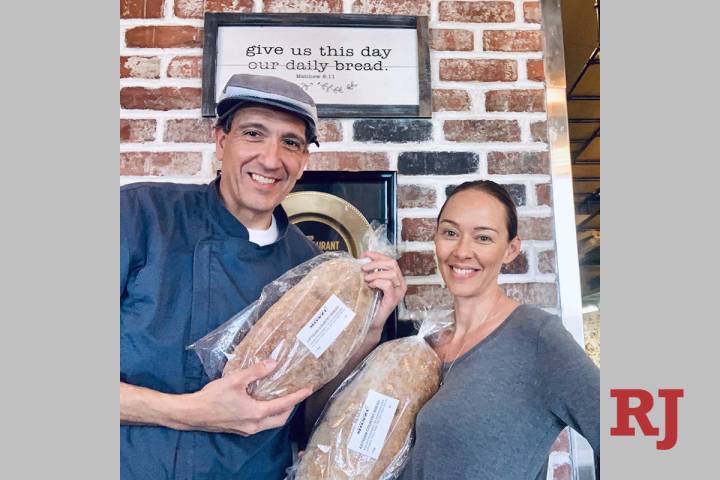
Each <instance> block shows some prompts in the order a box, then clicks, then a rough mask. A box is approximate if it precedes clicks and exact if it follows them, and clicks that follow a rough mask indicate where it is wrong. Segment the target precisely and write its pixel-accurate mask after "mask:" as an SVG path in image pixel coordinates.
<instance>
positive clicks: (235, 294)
mask: <svg viewBox="0 0 720 480" xmlns="http://www.w3.org/2000/svg"><path fill="white" fill-rule="evenodd" d="M217 115H218V120H217V127H216V132H215V137H216V144H215V146H216V155H217V158H218V159H219V160H221V161H222V167H223V168H222V174H221V175H220V176H219V178H217V179H215V181H213V182H212V183H211V184H209V185H178V184H169V183H141V184H132V185H127V186H125V187H123V188H122V189H121V194H120V198H121V219H120V221H121V229H120V233H121V282H120V302H121V315H120V422H121V428H120V430H121V440H120V453H121V477H122V478H123V479H125V480H129V479H153V480H156V479H163V478H167V479H170V478H172V479H200V478H202V479H215V478H217V479H227V478H241V479H244V478H247V479H261V478H262V479H266V478H267V479H273V478H282V477H283V476H284V469H285V468H286V467H287V466H288V464H289V463H290V460H291V458H290V456H291V453H290V441H289V430H290V427H289V425H288V419H289V418H290V416H291V414H292V413H293V411H294V410H295V406H296V405H297V404H298V403H299V402H301V401H302V400H304V399H305V398H306V397H307V396H308V395H310V394H311V391H310V389H301V390H300V391H297V392H293V393H291V394H289V395H287V396H285V397H281V398H277V399H275V400H271V401H256V400H254V399H253V398H252V397H250V396H249V395H248V394H247V392H246V387H247V385H248V384H250V383H251V382H253V381H254V380H256V379H258V378H261V377H263V376H266V375H268V374H269V373H271V372H272V371H273V369H274V368H275V365H273V364H272V363H270V362H264V363H259V364H255V365H253V366H251V367H250V368H247V369H245V370H241V371H239V372H234V373H233V374H232V375H228V376H227V377H223V378H220V379H217V380H214V381H209V379H208V378H207V376H206V375H205V374H204V372H203V369H202V365H201V364H200V361H199V359H198V357H197V356H196V355H195V353H193V352H191V351H187V350H185V347H186V346H187V345H189V344H191V343H193V342H194V341H196V340H197V339H199V338H201V337H203V336H204V335H205V334H207V333H208V332H210V331H211V330H213V329H214V328H216V327H217V326H219V325H220V324H222V323H224V322H225V321H226V320H228V319H229V318H230V317H231V316H232V315H234V314H235V313H237V312H239V311H240V310H242V309H243V308H244V307H245V306H247V305H248V304H250V303H252V302H253V301H254V300H255V299H257V298H258V297H259V295H260V291H261V290H262V288H263V287H264V286H265V285H266V284H267V283H269V282H271V281H273V280H274V279H275V278H277V277H278V276H280V275H281V274H283V273H285V272H286V271H287V270H289V269H291V268H292V267H294V266H296V265H298V264H299V263H302V262H304V261H306V260H308V259H310V258H311V257H313V256H315V255H316V254H318V253H319V252H318V250H317V248H316V247H315V246H314V245H313V244H312V242H310V241H309V240H308V239H307V238H306V237H305V236H304V235H303V234H302V232H300V230H299V229H298V228H297V227H295V226H294V225H291V224H289V222H288V218H287V215H286V214H285V212H284V211H283V209H282V207H281V206H280V202H281V201H282V200H283V199H284V198H285V196H286V195H287V194H288V193H289V192H290V191H291V190H292V188H293V186H294V185H295V182H296V181H297V180H298V179H299V178H300V176H301V175H302V173H303V171H304V169H305V167H306V166H307V163H308V159H309V153H308V143H311V142H314V143H316V144H318V141H317V123H318V120H317V112H316V107H315V103H314V101H313V100H312V98H310V96H309V95H307V94H306V93H305V92H304V91H303V90H302V89H301V88H300V87H298V86H297V85H295V84H293V83H290V82H287V81H285V80H281V79H279V78H274V77H266V76H258V75H234V76H233V77H231V78H230V80H229V81H228V83H227V85H226V87H225V89H224V91H223V95H222V97H221V99H220V101H219V102H218V105H217ZM368 256H369V257H370V258H371V260H372V261H371V262H370V263H368V264H367V265H365V266H364V269H365V270H366V272H367V273H366V276H365V279H366V281H367V282H368V284H369V285H370V286H372V287H374V288H379V289H381V290H382V291H383V294H384V297H383V301H382V303H381V305H380V307H379V309H378V313H377V315H376V317H375V319H374V321H373V325H372V326H371V329H370V333H369V334H368V336H367V337H366V339H365V342H364V343H363V346H362V348H361V349H360V352H358V354H357V355H356V356H355V358H353V359H352V360H351V362H350V363H349V364H348V367H347V368H346V371H345V372H344V374H345V373H347V370H348V369H349V368H351V366H352V365H354V364H355V363H357V362H358V361H359V360H360V358H362V356H364V355H365V354H366V353H367V352H368V351H369V350H370V349H372V348H373V346H374V345H375V344H377V342H378V341H379V338H380V331H381V329H382V325H383V323H384V321H385V319H386V318H387V316H388V315H389V314H390V312H391V311H392V310H393V309H394V307H395V306H396V305H397V303H398V302H399V301H400V299H401V298H402V296H403V295H404V292H405V284H404V282H403V280H402V275H401V274H400V271H399V269H398V267H397V263H396V262H395V261H394V260H392V259H389V258H388V257H383V256H382V255H378V254H374V253H369V254H368ZM341 375H343V374H341ZM339 378H341V376H339ZM335 384H337V380H336V381H335V382H333V383H332V385H329V386H328V387H326V388H324V389H321V390H320V391H318V392H316V393H315V395H313V401H312V402H310V403H309V404H308V405H310V408H309V409H308V415H309V416H313V415H316V414H317V409H318V408H320V407H321V405H322V403H323V401H324V399H325V398H327V396H328V394H329V390H330V389H331V388H332V387H333V386H334V385H335ZM306 421H307V419H306Z"/></svg>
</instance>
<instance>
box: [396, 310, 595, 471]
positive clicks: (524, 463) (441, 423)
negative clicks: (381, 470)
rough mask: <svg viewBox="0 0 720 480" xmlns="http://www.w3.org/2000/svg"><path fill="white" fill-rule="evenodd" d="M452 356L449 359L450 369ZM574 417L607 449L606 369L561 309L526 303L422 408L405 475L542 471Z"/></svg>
mask: <svg viewBox="0 0 720 480" xmlns="http://www.w3.org/2000/svg"><path fill="white" fill-rule="evenodd" d="M448 366H449V365H446V367H445V368H446V369H447V367H448ZM566 425H569V426H571V427H573V428H574V429H575V430H577V431H578V432H580V433H581V434H582V435H583V436H584V437H585V438H586V439H587V440H588V441H589V442H590V445H591V446H592V447H593V449H594V451H595V455H596V461H597V458H599V455H600V371H599V370H598V368H597V367H596V366H595V364H594V363H592V361H591V360H590V359H589V357H588V356H587V355H586V354H585V352H584V351H583V350H582V348H581V347H580V346H579V345H578V344H577V342H575V340H574V339H573V338H572V336H571V335H570V333H569V332H568V331H567V330H566V329H565V328H564V327H563V325H562V323H561V321H560V319H559V318H558V317H556V316H553V315H550V314H549V313H547V312H544V311H543V310H540V309H538V308H534V307H530V306H527V305H520V306H519V307H518V308H516V309H515V311H514V312H513V313H512V314H511V315H510V316H509V317H508V318H507V319H506V320H505V321H504V322H503V323H502V324H501V325H500V326H499V327H498V328H497V329H496V330H495V331H493V332H492V333H491V334H490V335H489V336H488V337H487V338H485V339H484V340H483V341H481V342H480V343H479V344H478V345H476V346H475V347H473V348H472V349H471V350H470V351H468V352H467V353H466V354H464V355H463V356H461V357H460V358H458V359H457V361H456V362H455V364H454V366H452V368H451V369H450V371H449V372H448V374H447V376H446V378H445V379H444V381H443V385H442V386H441V387H440V390H439V391H438V392H437V394H435V396H434V397H433V398H431V399H430V401H429V402H428V403H427V404H426V405H425V406H424V407H423V408H422V410H420V412H419V413H418V416H417V422H416V425H415V429H416V439H415V445H414V446H413V448H412V450H411V452H410V458H409V461H408V464H407V466H406V467H405V470H404V472H403V474H402V476H401V477H400V478H401V480H420V479H428V480H435V479H442V480H454V479H462V480H466V479H467V480H475V479H477V480H500V479H502V480H534V479H543V480H544V476H543V475H544V472H545V466H546V465H547V460H548V453H549V451H550V448H551V446H552V444H553V442H554V440H555V439H556V437H557V436H558V434H559V433H560V431H561V430H562V429H563V428H564V427H565V426H566Z"/></svg>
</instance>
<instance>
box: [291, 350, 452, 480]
mask: <svg viewBox="0 0 720 480" xmlns="http://www.w3.org/2000/svg"><path fill="white" fill-rule="evenodd" d="M441 370H442V364H441V361H440V359H439V358H438V356H437V355H436V354H435V352H434V351H433V349H432V348H431V347H430V346H429V345H428V344H427V343H426V342H425V340H423V339H422V338H421V337H419V336H415V337H407V338H401V339H397V340H393V341H390V342H386V343H384V344H382V345H380V346H379V347H377V348H376V349H375V350H373V352H372V353H371V354H370V355H369V356H368V357H367V358H366V359H365V361H364V362H363V364H362V365H361V366H360V367H358V369H357V370H356V373H355V374H354V375H353V376H352V377H349V378H348V380H347V381H346V382H345V383H344V384H343V385H342V386H341V387H340V388H339V389H338V391H336V392H335V394H334V395H333V397H332V398H331V400H330V402H329V403H328V406H327V407H326V410H325V411H324V412H323V414H322V416H321V418H320V420H319V421H318V423H317V424H316V426H315V429H314V430H313V433H312V436H311V437H310V441H309V443H308V446H307V448H306V450H305V454H304V455H303V457H302V459H301V461H300V463H299V465H298V469H297V474H296V477H295V480H351V479H352V480H360V479H363V480H376V479H380V478H382V477H383V475H384V474H385V473H386V470H387V469H388V466H390V465H391V464H393V467H395V463H397V462H395V463H393V462H394V460H395V459H396V457H397V456H398V454H399V453H401V452H402V451H403V450H404V449H405V448H407V443H408V442H409V434H410V432H411V431H412V428H413V426H414V424H415V417H416V415H417V413H418V411H419V410H420V408H421V407H422V406H423V405H424V404H425V402H427V401H428V400H429V399H430V397H432V396H433V395H434V394H435V392H436V391H437V389H438V388H439V386H440V375H441ZM378 394H379V395H378ZM382 396H387V397H390V398H391V399H395V400H397V407H396V409H395V410H394V414H393V415H392V421H391V422H390V426H389V430H387V434H386V436H385V437H384V443H383V442H382V440H383V439H382V438H380V437H382V433H380V434H379V435H377V434H376V437H375V438H374V439H372V440H369V441H368V440H367V438H368V437H369V436H370V437H371V436H372V435H369V434H367V433H363V434H362V435H365V441H366V443H365V445H367V444H369V443H374V444H375V446H374V447H373V448H374V451H375V455H376V456H377V458H373V456H371V455H369V454H364V453H359V451H358V449H357V445H358V439H357V438H355V439H354V440H353V439H352V437H353V433H354V436H355V437H358V436H362V435H359V433H360V432H361V431H363V429H364V431H365V432H367V430H368V429H370V430H372V429H376V430H377V431H379V430H382V426H380V425H381V424H382V423H383V421H382V420H380V421H378V422H376V423H375V424H374V425H373V426H365V425H369V423H370V422H372V418H371V419H370V420H367V418H366V417H367V414H366V411H367V405H371V406H370V408H371V409H372V408H373V405H374V406H375V409H376V410H377V409H378V408H379V407H378V405H379V404H378V403H372V399H373V398H375V399H377V398H382ZM368 399H370V400H368ZM366 401H367V403H366ZM380 408H382V407H380ZM389 411H392V409H390V410H389ZM389 415H390V413H388V414H387V418H390V417H389ZM377 417H378V416H376V417H375V419H377ZM353 443H354V445H353ZM378 452H379V454H378Z"/></svg>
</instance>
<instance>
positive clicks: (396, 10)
mask: <svg viewBox="0 0 720 480" xmlns="http://www.w3.org/2000/svg"><path fill="white" fill-rule="evenodd" d="M352 11H353V13H380V14H385V15H427V16H429V15H430V0H355V1H354V2H353V6H352Z"/></svg>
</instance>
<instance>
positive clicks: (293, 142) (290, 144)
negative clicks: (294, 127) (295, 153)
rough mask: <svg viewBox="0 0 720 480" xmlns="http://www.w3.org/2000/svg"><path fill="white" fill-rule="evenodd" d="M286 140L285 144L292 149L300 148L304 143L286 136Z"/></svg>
mask: <svg viewBox="0 0 720 480" xmlns="http://www.w3.org/2000/svg"><path fill="white" fill-rule="evenodd" d="M284 142H285V145H286V146H287V147H288V148H289V149H291V150H300V149H301V148H302V144H301V143H300V142H299V141H298V140H294V139H292V138H286V139H285V140H284Z"/></svg>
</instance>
